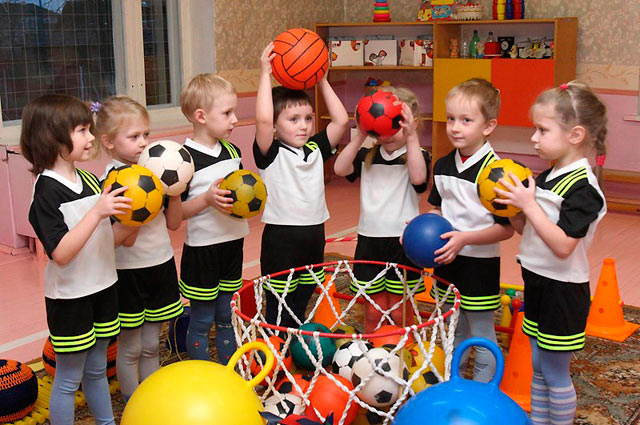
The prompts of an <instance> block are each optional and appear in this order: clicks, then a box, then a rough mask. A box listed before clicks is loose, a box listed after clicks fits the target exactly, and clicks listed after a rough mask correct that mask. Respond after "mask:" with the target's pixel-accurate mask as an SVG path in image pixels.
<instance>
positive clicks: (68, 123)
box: [20, 94, 93, 175]
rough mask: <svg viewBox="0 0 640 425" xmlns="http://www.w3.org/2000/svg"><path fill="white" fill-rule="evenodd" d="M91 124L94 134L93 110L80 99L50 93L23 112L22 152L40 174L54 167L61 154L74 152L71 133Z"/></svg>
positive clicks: (33, 169) (33, 170)
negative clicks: (81, 126)
mask: <svg viewBox="0 0 640 425" xmlns="http://www.w3.org/2000/svg"><path fill="white" fill-rule="evenodd" d="M87 124H88V125H89V126H90V127H91V128H90V129H91V131H92V132H93V116H92V114H91V110H90V109H89V106H87V104H85V103H84V102H82V101H81V100H80V99H78V98H75V97H72V96H67V95H61V94H48V95H45V96H41V97H39V98H37V99H35V100H33V101H31V102H29V104H28V105H27V106H25V108H24V110H23V111H22V131H21V133H20V149H21V150H22V154H23V155H24V157H25V158H26V159H27V161H29V162H30V163H31V165H32V168H31V170H30V171H31V172H32V173H33V174H35V175H37V174H40V173H42V172H43V171H44V170H45V169H47V168H51V167H53V164H55V162H56V160H57V159H58V155H60V154H67V153H69V152H71V151H72V150H73V142H72V141H71V132H72V131H73V130H74V129H75V128H76V127H77V126H79V125H87Z"/></svg>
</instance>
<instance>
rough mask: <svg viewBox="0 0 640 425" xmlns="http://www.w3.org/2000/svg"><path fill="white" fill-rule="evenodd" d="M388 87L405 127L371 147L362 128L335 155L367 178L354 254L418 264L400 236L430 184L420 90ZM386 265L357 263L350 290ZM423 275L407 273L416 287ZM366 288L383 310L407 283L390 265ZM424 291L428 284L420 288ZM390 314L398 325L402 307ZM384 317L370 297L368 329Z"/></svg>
mask: <svg viewBox="0 0 640 425" xmlns="http://www.w3.org/2000/svg"><path fill="white" fill-rule="evenodd" d="M385 90H387V91H393V92H394V93H395V94H396V96H397V97H398V99H399V100H400V101H402V102H403V105H402V114H403V121H402V122H401V126H402V129H401V130H400V131H399V132H398V133H396V134H395V135H393V136H391V137H388V138H381V139H379V140H378V141H377V143H376V144H375V145H374V146H373V147H372V148H363V147H362V144H363V142H364V140H365V138H366V135H365V134H363V133H362V132H358V136H357V137H355V138H353V139H352V140H351V142H350V143H349V144H348V145H347V146H346V147H345V148H344V150H343V151H342V152H341V153H340V155H339V156H338V158H337V159H336V162H335V165H334V171H335V173H336V174H337V175H339V176H347V179H348V180H349V181H352V182H353V181H355V180H356V179H357V178H358V177H360V178H361V179H362V182H361V185H360V222H359V223H358V244H357V246H356V253H355V259H356V260H376V261H385V262H387V261H388V262H394V263H399V264H405V265H409V266H413V267H416V266H415V265H413V264H412V263H411V262H410V261H409V259H408V258H407V257H406V255H405V254H404V250H403V249H402V246H401V245H400V239H399V238H400V236H401V235H402V231H403V230H404V227H405V222H406V221H408V220H411V219H412V218H414V217H415V216H417V215H418V213H419V211H418V194H420V193H423V192H425V191H426V190H427V181H428V178H429V168H430V167H429V163H430V159H429V153H428V152H427V151H426V150H424V149H422V148H420V141H419V140H418V134H417V132H416V129H417V126H418V120H417V115H418V113H419V111H418V99H417V98H416V96H415V94H413V93H412V92H411V91H409V90H408V89H402V88H401V89H392V88H386V89H385ZM382 269H383V267H382V266H378V265H369V264H356V265H355V266H354V269H353V271H354V274H355V277H356V279H357V282H352V284H351V290H352V291H354V292H358V290H359V286H362V285H365V284H366V283H368V282H370V281H371V280H373V279H375V278H376V276H377V275H378V274H379V273H380V272H381V271H382ZM419 279H420V276H419V275H418V274H417V273H412V272H409V273H407V285H408V287H409V288H414V287H415V286H416V285H417V284H418V282H419ZM421 286H422V284H421ZM365 291H366V293H367V294H368V295H369V296H371V298H372V300H373V301H374V302H375V303H376V304H377V305H378V306H379V307H380V308H382V310H388V309H389V308H390V307H391V306H393V305H394V304H395V303H397V302H398V301H400V300H401V299H402V294H403V283H402V281H401V280H400V279H398V276H397V274H396V272H395V270H389V271H388V272H387V273H386V276H382V277H380V278H379V279H378V280H376V281H375V282H374V283H373V284H371V285H370V286H369V287H368V288H366V290H365ZM421 291H424V287H420V288H418V289H417V292H421ZM407 317H411V316H410V315H408V316H407ZM391 318H392V319H393V321H394V322H395V324H396V325H401V324H402V309H395V310H394V311H393V312H392V313H391ZM381 319H382V314H381V313H380V311H378V310H377V309H376V308H375V307H374V305H373V304H371V303H367V304H366V308H365V326H364V327H365V332H366V333H371V332H373V331H374V329H375V328H376V327H377V326H379V325H382V323H381V322H382V320H381Z"/></svg>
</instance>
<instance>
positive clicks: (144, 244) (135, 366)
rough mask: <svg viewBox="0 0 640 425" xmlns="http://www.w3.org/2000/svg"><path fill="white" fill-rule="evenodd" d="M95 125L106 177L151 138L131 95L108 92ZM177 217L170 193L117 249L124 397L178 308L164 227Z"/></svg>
mask: <svg viewBox="0 0 640 425" xmlns="http://www.w3.org/2000/svg"><path fill="white" fill-rule="evenodd" d="M96 130H97V135H98V137H99V140H100V143H101V144H102V146H103V148H104V149H105V150H106V151H107V152H108V153H109V154H110V155H111V162H110V163H109V164H108V165H107V168H106V171H105V174H104V176H103V178H106V176H107V174H108V173H109V171H111V170H112V169H113V168H117V167H120V166H122V165H130V164H135V163H137V161H138V157H139V156H140V153H141V152H142V150H143V149H144V148H145V147H146V146H147V144H148V142H149V114H148V112H147V110H146V109H145V107H144V106H142V105H140V104H139V103H138V102H136V101H135V100H133V99H131V98H129V97H126V96H116V97H111V98H109V99H107V100H106V101H105V102H104V104H103V105H102V106H101V107H99V110H98V113H97V118H96ZM181 221H182V203H181V201H180V197H179V196H173V197H170V198H169V200H168V206H167V208H165V210H164V214H158V215H157V216H156V217H155V218H154V219H153V220H151V221H150V222H149V223H147V224H145V225H144V226H141V227H139V228H137V229H139V231H138V232H137V236H136V235H134V236H133V237H131V238H130V239H129V240H127V241H126V243H125V244H124V245H125V246H121V247H118V248H116V268H117V272H118V282H117V283H116V287H117V288H118V309H119V314H118V315H119V317H120V324H121V326H122V332H121V333H120V337H119V338H118V356H117V358H116V365H117V369H118V381H120V390H121V392H122V396H123V397H124V399H125V401H126V400H128V399H129V397H131V394H132V393H133V391H134V390H135V389H136V388H137V386H138V382H139V381H142V380H144V379H145V378H146V377H147V376H149V375H150V374H151V373H153V372H154V371H156V370H157V369H158V368H159V367H160V365H159V361H158V350H159V339H160V327H161V325H162V322H163V321H165V320H169V319H171V318H173V317H176V316H178V315H180V314H181V313H182V309H183V308H182V302H181V300H180V294H179V293H178V275H177V272H176V265H175V261H174V259H173V248H172V246H171V240H170V239H169V232H168V231H167V228H169V229H171V230H176V229H177V228H178V227H179V226H180V222H181ZM134 238H135V239H134Z"/></svg>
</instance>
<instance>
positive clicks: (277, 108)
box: [271, 86, 313, 124]
mask: <svg viewBox="0 0 640 425" xmlns="http://www.w3.org/2000/svg"><path fill="white" fill-rule="evenodd" d="M271 97H272V98H273V122H274V124H275V122H276V121H278V117H279V116H280V113H281V112H282V111H284V110H285V109H286V108H287V107H289V106H298V105H309V106H311V107H312V108H313V105H312V103H311V98H310V97H309V95H308V94H307V92H305V91H303V90H293V89H288V88H286V87H284V86H277V87H274V88H273V89H271Z"/></svg>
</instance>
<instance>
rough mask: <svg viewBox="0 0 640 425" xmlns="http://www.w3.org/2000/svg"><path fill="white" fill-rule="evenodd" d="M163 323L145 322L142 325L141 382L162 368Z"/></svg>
mask: <svg viewBox="0 0 640 425" xmlns="http://www.w3.org/2000/svg"><path fill="white" fill-rule="evenodd" d="M161 326H162V322H144V325H142V336H141V341H142V352H141V355H140V366H139V370H140V382H142V381H144V380H145V379H147V376H149V375H151V374H152V373H153V372H155V371H156V370H158V369H159V368H160V358H159V357H160V327H161Z"/></svg>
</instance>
